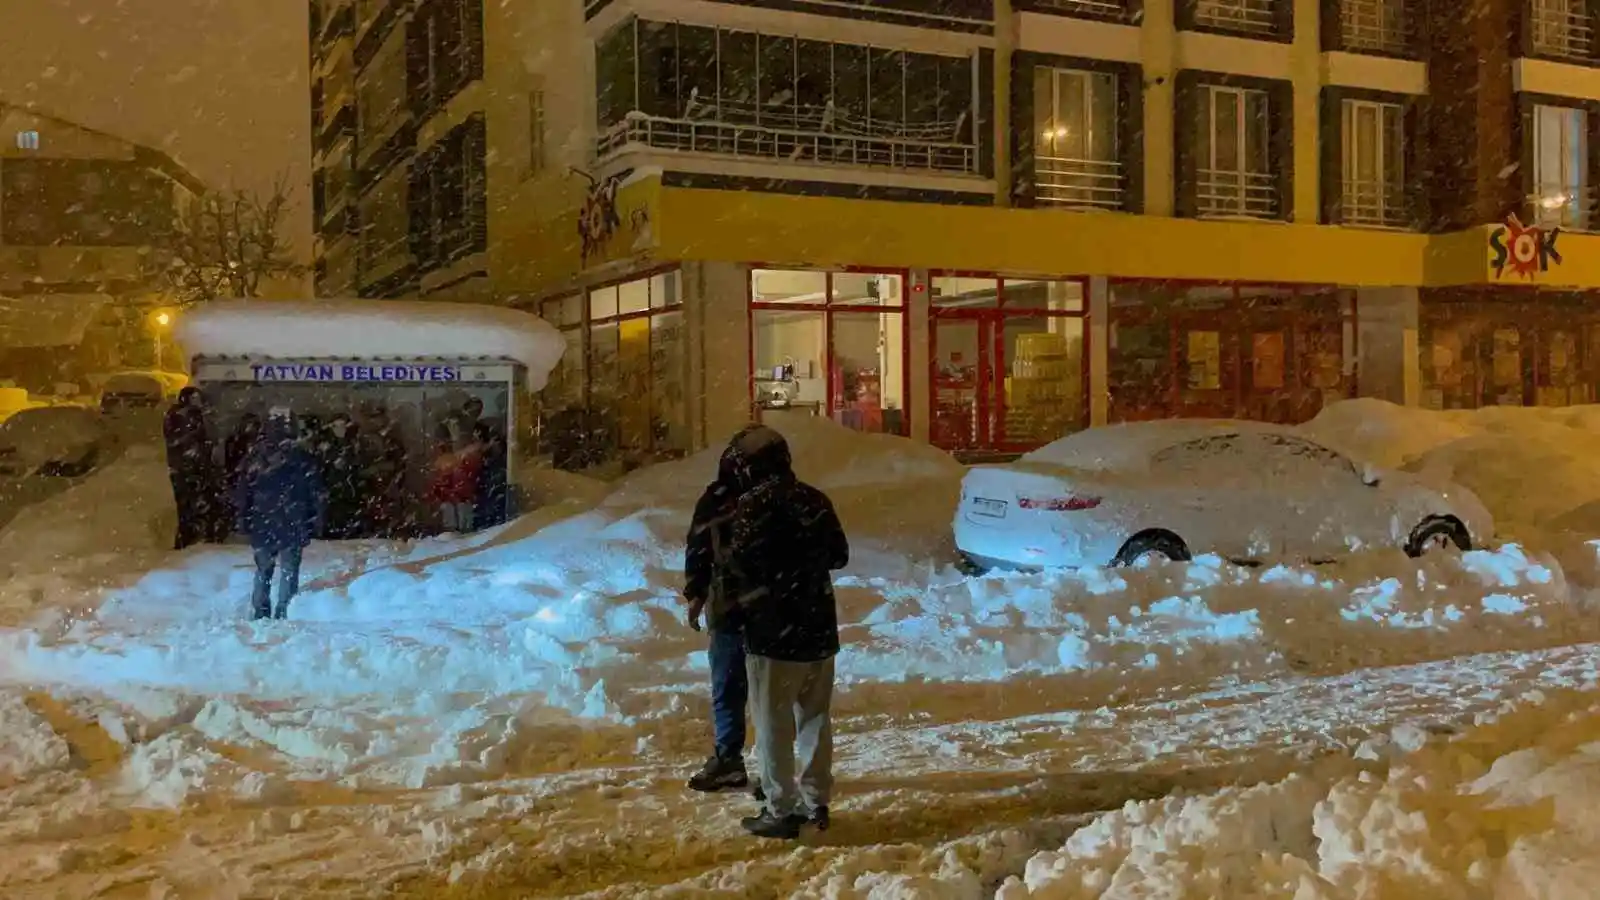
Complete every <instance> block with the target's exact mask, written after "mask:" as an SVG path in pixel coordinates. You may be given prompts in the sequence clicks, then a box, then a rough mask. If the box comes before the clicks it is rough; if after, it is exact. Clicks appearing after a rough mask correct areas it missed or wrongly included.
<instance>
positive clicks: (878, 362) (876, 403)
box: [750, 269, 910, 434]
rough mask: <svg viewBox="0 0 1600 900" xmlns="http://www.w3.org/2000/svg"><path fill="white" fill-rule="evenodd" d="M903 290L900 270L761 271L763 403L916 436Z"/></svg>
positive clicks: (759, 383)
mask: <svg viewBox="0 0 1600 900" xmlns="http://www.w3.org/2000/svg"><path fill="white" fill-rule="evenodd" d="M904 292H905V278H904V276H903V275H902V274H900V273H889V274H883V273H862V272H818V271H808V270H791V269H756V270H753V271H752V272H751V274H750V306H751V313H750V328H751V338H750V341H751V347H752V355H753V357H754V364H755V371H754V372H752V373H751V376H752V391H753V395H754V398H755V402H756V405H757V408H758V409H796V410H803V411H809V412H811V413H813V414H816V415H827V416H829V417H830V418H832V419H833V420H834V421H836V422H838V423H839V424H841V425H844V426H845V427H847V428H851V429H855V430H857V431H872V432H884V433H889V434H907V433H909V428H910V423H909V422H908V421H907V420H906V403H905V400H906V394H907V391H906V383H905V356H906V346H905V342H906V330H905V323H904V316H903V313H902V310H903V307H904V302H905V299H904Z"/></svg>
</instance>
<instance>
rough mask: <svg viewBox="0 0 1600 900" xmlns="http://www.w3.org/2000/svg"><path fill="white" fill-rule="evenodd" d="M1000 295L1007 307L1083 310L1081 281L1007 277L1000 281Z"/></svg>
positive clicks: (1062, 310)
mask: <svg viewBox="0 0 1600 900" xmlns="http://www.w3.org/2000/svg"><path fill="white" fill-rule="evenodd" d="M1000 291H1001V296H1002V298H1003V303H1004V305H1005V307H1006V308H1007V309H1038V310H1046V311H1048V312H1074V313H1081V312H1083V310H1084V297H1083V282H1081V281H1057V280H1051V281H1044V280H1021V279H1016V278H1007V279H1006V280H1005V281H1003V282H1001V287H1000Z"/></svg>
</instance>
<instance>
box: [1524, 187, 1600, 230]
mask: <svg viewBox="0 0 1600 900" xmlns="http://www.w3.org/2000/svg"><path fill="white" fill-rule="evenodd" d="M1594 206H1595V189H1594V188H1593V187H1592V186H1590V185H1583V186H1582V187H1576V188H1574V187H1572V186H1571V185H1564V186H1563V185H1550V186H1548V187H1536V188H1534V192H1533V194H1531V195H1530V196H1529V197H1528V207H1529V209H1530V210H1531V211H1532V218H1533V224H1535V225H1538V226H1540V227H1541V228H1565V229H1567V230H1569V231H1588V230H1590V229H1591V228H1592V227H1593V226H1594V216H1593V215H1592V210H1593V209H1594Z"/></svg>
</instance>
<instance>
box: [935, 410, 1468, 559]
mask: <svg viewBox="0 0 1600 900" xmlns="http://www.w3.org/2000/svg"><path fill="white" fill-rule="evenodd" d="M1493 534H1494V521H1493V519H1492V518H1491V516H1490V515H1489V512H1488V511H1487V510H1486V509H1485V508H1484V505H1483V503H1482V502H1481V501H1479V499H1478V498H1477V497H1476V496H1475V495H1474V494H1473V493H1472V492H1471V491H1469V490H1467V489H1466V488H1463V487H1461V486H1459V485H1453V484H1442V483H1432V482H1429V481H1425V480H1423V479H1421V478H1419V477H1417V476H1415V475H1410V474H1407V473H1404V472H1390V471H1382V470H1379V469H1377V468H1375V467H1373V466H1369V465H1363V464H1361V463H1358V462H1356V461H1353V460H1351V459H1350V458H1349V457H1348V456H1346V455H1344V454H1342V453H1340V452H1339V451H1337V450H1334V449H1332V448H1329V447H1327V446H1325V445H1323V444H1320V443H1317V442H1315V441H1312V440H1310V439H1308V438H1307V437H1305V436H1304V435H1303V434H1301V433H1299V432H1298V431H1297V430H1296V429H1294V428H1290V427H1286V426H1275V425H1266V424H1261V423H1255V422H1235V421H1226V420H1184V421H1166V422H1142V423H1131V424H1125V425H1112V426H1108V427H1104V428H1093V429H1089V430H1087V431H1083V432H1080V433H1078V434H1075V435H1072V436H1070V437H1067V438H1063V439H1062V440H1059V441H1056V442H1055V443H1053V444H1050V445H1048V446H1045V447H1043V448H1041V449H1039V450H1036V451H1034V452H1033V453H1030V454H1027V455H1026V456H1024V457H1022V458H1021V459H1020V460H1018V461H1017V462H1014V463H1010V464H1006V465H995V466H978V467H974V468H972V469H970V470H969V471H968V472H967V474H966V477H965V478H964V479H963V481H962V485H961V500H960V504H959V506H958V507H957V509H956V514H955V541H956V547H957V548H958V549H959V550H960V552H961V554H962V557H963V559H964V560H965V561H966V563H967V564H968V565H970V566H971V567H973V568H975V569H977V570H980V571H981V570H985V569H991V568H1013V569H1040V568H1056V567H1079V566H1099V565H1107V564H1112V565H1126V564H1131V563H1133V562H1136V561H1138V560H1139V559H1141V558H1143V557H1152V556H1153V557H1158V558H1166V559H1170V560H1187V559H1190V558H1191V557H1192V556H1193V555H1195V554H1202V553H1215V554H1217V555H1219V556H1222V557H1224V558H1226V559H1230V560H1234V561H1236V562H1241V563H1258V562H1261V561H1264V560H1267V559H1291V560H1294V559H1298V560H1307V561H1323V560H1327V559H1331V558H1333V557H1335V556H1338V555H1340V554H1342V553H1348V552H1351V551H1355V550H1360V549H1364V548H1371V547H1399V548H1401V549H1403V550H1405V551H1406V552H1407V553H1409V554H1411V555H1412V556H1420V555H1422V554H1423V553H1424V552H1426V551H1428V550H1430V549H1433V548H1448V547H1454V548H1456V549H1459V550H1469V549H1472V548H1473V547H1475V546H1479V545H1481V544H1482V543H1483V542H1485V541H1488V540H1489V539H1490V538H1491V537H1492V536H1493Z"/></svg>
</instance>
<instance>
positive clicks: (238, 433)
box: [222, 415, 261, 490]
mask: <svg viewBox="0 0 1600 900" xmlns="http://www.w3.org/2000/svg"><path fill="white" fill-rule="evenodd" d="M260 437H261V420H260V419H259V418H257V417H255V416H251V415H246V416H245V418H244V419H242V420H241V421H240V422H239V427H238V428H236V429H234V432H233V434H230V435H228V439H227V441H225V442H224V443H223V445H222V465H223V468H224V469H225V471H226V477H227V481H228V489H229V490H232V489H233V488H234V487H235V486H236V485H238V483H239V476H240V475H241V474H242V473H243V472H244V463H245V460H247V459H249V458H250V451H251V449H253V448H254V447H255V445H256V441H257V440H259V439H260Z"/></svg>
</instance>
